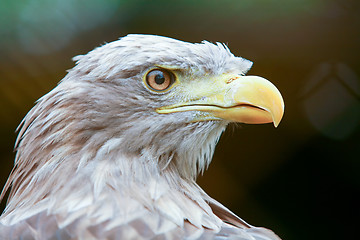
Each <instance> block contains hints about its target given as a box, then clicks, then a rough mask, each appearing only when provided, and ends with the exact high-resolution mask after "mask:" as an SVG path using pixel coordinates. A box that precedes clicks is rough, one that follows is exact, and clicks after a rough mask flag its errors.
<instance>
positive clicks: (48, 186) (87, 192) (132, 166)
mask: <svg viewBox="0 0 360 240" xmlns="http://www.w3.org/2000/svg"><path fill="white" fill-rule="evenodd" d="M74 60H75V61H77V65H76V66H75V67H74V68H73V69H71V70H70V71H69V73H68V74H67V75H66V76H65V78H64V79H63V80H62V81H61V82H60V83H59V85H58V86H57V87H56V88H55V89H53V90H52V91H50V92H49V93H48V94H46V95H45V96H43V97H42V98H40V99H39V100H38V102H37V104H36V105H35V107H34V108H33V109H32V110H30V112H29V113H28V114H27V115H26V117H25V118H24V120H23V121H22V123H21V126H20V131H19V136H18V138H17V141H16V151H17V155H16V159H15V166H14V169H13V171H12V173H11V175H10V177H9V180H8V182H7V183H6V185H5V187H4V190H3V193H2V197H3V194H4V193H5V192H6V191H7V190H8V188H10V187H11V192H10V196H9V199H8V203H7V207H6V209H5V211H4V213H3V214H2V216H1V218H0V224H1V225H0V236H1V239H21V238H24V239H139V238H143V239H152V238H157V239H173V238H189V239H213V238H214V239H225V238H230V239H243V240H254V239H257V240H270V239H279V238H278V237H277V236H276V235H275V234H273V233H272V232H271V231H269V230H266V229H262V228H255V227H253V226H251V225H249V224H247V223H246V222H244V221H243V220H241V219H240V218H238V217H237V216H236V215H235V214H233V213H232V212H231V211H229V210H228V209H226V208H225V207H224V206H222V205H221V204H220V203H218V202H216V201H215V200H213V199H212V198H211V197H209V196H208V195H207V194H206V193H205V192H204V191H203V190H202V189H201V188H200V187H199V186H198V185H197V184H196V182H195V180H196V176H197V174H198V173H199V172H200V171H203V170H204V169H205V168H206V167H207V166H208V165H209V163H210V161H211V158H212V154H213V152H214V148H215V145H216V143H217V141H218V139H219V137H220V135H221V133H222V132H223V131H224V130H225V128H226V126H227V124H228V123H229V121H226V120H224V121H194V119H195V118H196V117H198V116H202V114H203V113H202V112H198V111H195V112H193V111H186V112H180V113H177V114H159V113H157V112H156V111H155V109H157V108H159V107H162V106H164V104H165V103H166V104H167V105H170V104H175V103H177V102H181V101H186V100H188V99H190V98H191V96H189V94H188V95H187V94H186V93H184V94H182V95H179V94H178V95H176V94H162V93H161V94H158V93H154V92H151V91H149V90H148V89H147V88H145V87H144V82H143V81H142V80H141V79H142V78H143V75H144V74H145V73H146V71H148V69H150V68H153V67H154V66H156V67H164V66H168V67H171V69H176V70H177V71H178V74H179V76H180V77H181V79H182V81H183V82H190V80H191V81H192V82H194V81H195V80H194V79H204V76H218V75H221V74H224V73H229V72H234V73H236V74H239V75H243V74H245V73H246V72H247V71H248V69H249V68H250V67H251V64H252V63H251V62H250V61H247V60H245V59H243V58H239V57H235V56H234V55H232V54H231V53H230V51H229V49H228V48H227V47H226V46H225V45H223V44H220V43H218V44H211V43H209V42H203V43H201V44H191V43H185V42H181V41H178V40H173V39H170V38H164V37H159V36H151V35H128V36H126V37H124V38H121V39H120V40H118V41H115V42H112V43H108V44H105V45H104V46H101V47H99V48H96V49H95V50H93V51H91V52H89V53H88V54H86V55H83V56H78V57H75V58H74ZM189 84H192V83H191V82H190V83H189ZM178 89H181V87H178Z"/></svg>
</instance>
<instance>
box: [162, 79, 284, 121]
mask: <svg viewBox="0 0 360 240" xmlns="http://www.w3.org/2000/svg"><path fill="white" fill-rule="evenodd" d="M194 92H195V95H196V90H195V91H194ZM201 93H202V95H203V96H196V99H197V100H193V101H189V102H183V103H179V104H175V105H171V106H165V107H161V108H158V109H156V111H157V112H158V113H164V114H165V113H173V112H184V111H200V112H204V114H203V115H201V116H199V117H198V118H197V119H196V120H197V121H205V120H221V119H224V120H228V121H232V122H242V123H249V124H260V123H270V122H273V123H274V125H275V127H277V126H278V125H279V123H280V121H281V119H282V116H283V114H284V101H283V98H282V96H281V94H280V92H279V90H278V89H277V88H276V87H275V86H274V85H273V84H272V83H271V82H269V81H268V80H266V79H264V78H262V77H257V76H232V77H231V76H227V77H226V78H221V79H220V80H218V81H217V83H216V86H215V87H210V88H209V91H204V89H202V90H201Z"/></svg>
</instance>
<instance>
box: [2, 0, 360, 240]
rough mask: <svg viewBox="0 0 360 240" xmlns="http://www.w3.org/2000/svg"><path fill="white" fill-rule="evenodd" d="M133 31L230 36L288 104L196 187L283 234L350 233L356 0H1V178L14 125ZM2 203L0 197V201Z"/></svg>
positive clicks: (232, 145)
mask: <svg viewBox="0 0 360 240" xmlns="http://www.w3.org/2000/svg"><path fill="white" fill-rule="evenodd" d="M128 33H150V34H157V35H165V36H169V37H173V38H177V39H180V40H184V41H189V42H200V41H202V40H208V41H212V42H217V41H219V42H224V43H226V44H228V46H229V48H230V49H231V50H232V52H233V53H234V54H235V55H237V56H242V57H244V58H247V59H249V60H252V61H253V62H254V66H253V68H252V69H251V71H250V72H249V74H251V75H259V76H262V77H265V78H267V79H269V80H271V81H272V82H273V83H274V84H275V85H276V86H277V87H278V89H279V90H280V91H281V93H282V94H283V97H284V100H285V105H286V109H285V115H284V118H283V121H282V122H281V124H280V126H279V127H278V128H277V129H275V128H273V126H271V125H270V124H267V125H241V126H240V127H238V126H236V127H232V126H231V127H230V128H229V129H228V130H227V131H226V132H225V134H224V135H223V136H222V138H221V140H220V143H219V144H218V146H217V149H216V153H215V156H214V160H213V163H212V164H211V165H210V168H209V170H208V171H207V172H205V174H204V176H202V177H199V184H200V185H201V186H202V187H203V188H204V189H205V190H206V191H207V192H208V193H209V194H210V195H211V196H212V197H214V198H215V199H217V200H218V201H220V202H222V203H223V204H224V205H225V206H227V207H229V208H230V209H231V210H233V211H234V212H235V213H236V214H238V215H239V216H241V217H242V218H243V219H245V220H246V221H248V222H249V223H251V224H253V225H255V226H266V227H268V228H270V229H272V230H274V231H275V232H276V233H277V234H278V235H279V236H280V237H282V238H283V239H284V240H285V239H286V240H304V239H308V240H311V239H356V231H357V226H358V223H359V217H360V211H359V205H358V204H359V200H360V197H359V195H360V188H359V187H360V175H359V170H360V157H359V156H360V138H359V137H360V130H359V129H360V127H359V125H360V61H359V53H360V4H359V1H355V0H354V1H350V0H327V1H326V0H222V1H215V0H198V1H190V0H184V1H164V0H156V1H146V0H134V1H130V0H127V1H125V0H123V1H119V0H103V1H100V0H17V1H13V0H1V1H0V164H1V172H0V177H1V179H0V180H1V185H3V184H4V183H5V181H6V179H7V176H8V174H9V173H10V171H11V168H12V165H13V159H14V153H13V145H14V142H15V137H16V133H15V129H16V127H17V125H18V124H19V123H20V121H21V119H22V118H23V117H24V116H25V114H26V113H27V112H28V111H29V110H30V109H31V107H32V106H33V104H34V102H35V101H36V100H37V99H38V98H39V97H41V96H42V95H44V94H45V93H47V92H48V91H49V90H51V89H52V88H54V87H55V86H56V84H57V82H58V81H59V80H61V79H62V78H63V77H64V76H65V74H66V69H70V68H72V67H73V66H74V63H73V62H72V61H71V58H72V57H73V56H75V55H78V54H85V53H87V52H88V51H90V50H92V49H93V48H94V47H97V46H99V45H101V44H104V43H105V42H110V41H113V40H116V39H117V38H119V37H121V36H124V35H126V34H128ZM4 206H5V201H3V202H2V203H1V208H2V209H3V208H4Z"/></svg>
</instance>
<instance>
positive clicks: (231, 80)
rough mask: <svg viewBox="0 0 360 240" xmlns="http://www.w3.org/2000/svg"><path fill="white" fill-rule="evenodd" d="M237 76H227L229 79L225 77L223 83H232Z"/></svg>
mask: <svg viewBox="0 0 360 240" xmlns="http://www.w3.org/2000/svg"><path fill="white" fill-rule="evenodd" d="M238 78H239V77H231V78H229V79H226V80H225V83H226V84H229V83H232V82H233V81H235V80H236V79H238Z"/></svg>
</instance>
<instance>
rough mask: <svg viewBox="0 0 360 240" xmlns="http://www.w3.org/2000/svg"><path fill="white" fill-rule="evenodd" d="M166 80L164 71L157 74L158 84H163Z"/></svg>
mask: <svg viewBox="0 0 360 240" xmlns="http://www.w3.org/2000/svg"><path fill="white" fill-rule="evenodd" d="M164 82H165V77H164V74H163V73H162V72H160V73H158V74H156V76H155V83H156V84H158V85H161V84H164Z"/></svg>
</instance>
